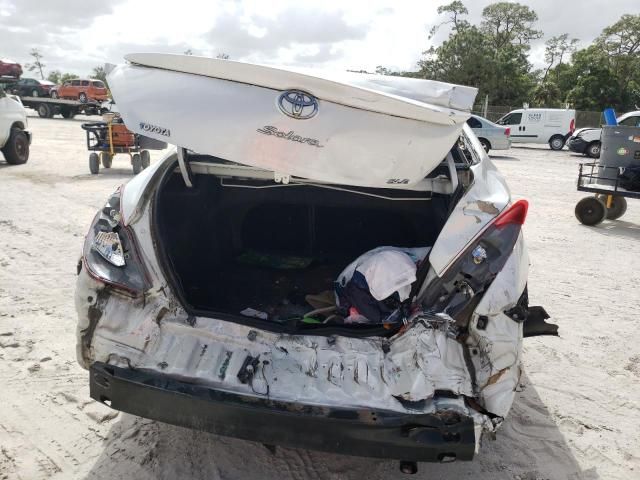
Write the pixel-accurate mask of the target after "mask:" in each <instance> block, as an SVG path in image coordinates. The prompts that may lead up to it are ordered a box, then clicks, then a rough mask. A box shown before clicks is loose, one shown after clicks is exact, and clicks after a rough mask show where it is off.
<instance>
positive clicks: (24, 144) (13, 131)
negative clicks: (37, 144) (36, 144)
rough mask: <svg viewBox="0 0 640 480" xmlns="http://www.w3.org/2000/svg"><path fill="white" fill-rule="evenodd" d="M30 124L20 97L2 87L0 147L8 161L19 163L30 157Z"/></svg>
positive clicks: (0, 94) (0, 97) (0, 100)
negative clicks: (7, 92)
mask: <svg viewBox="0 0 640 480" xmlns="http://www.w3.org/2000/svg"><path fill="white" fill-rule="evenodd" d="M28 126H29V124H28V122H27V112H26V111H25V109H24V107H23V106H22V103H20V98H18V97H15V96H12V95H7V94H6V93H5V91H4V90H3V89H2V87H0V149H1V150H2V153H3V154H4V159H5V160H6V161H7V163H9V164H11V165H19V164H22V163H26V162H27V160H28V159H29V145H30V144H31V132H29V130H28Z"/></svg>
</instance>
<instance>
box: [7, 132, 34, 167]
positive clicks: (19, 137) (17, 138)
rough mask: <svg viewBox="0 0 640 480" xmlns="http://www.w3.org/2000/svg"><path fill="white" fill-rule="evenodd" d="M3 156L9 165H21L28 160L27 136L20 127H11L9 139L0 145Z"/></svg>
mask: <svg viewBox="0 0 640 480" xmlns="http://www.w3.org/2000/svg"><path fill="white" fill-rule="evenodd" d="M2 153H3V154H4V158H5V160H6V161H7V163H8V164H10V165H22V164H23V163H27V160H29V137H27V134H26V133H24V131H23V130H22V129H21V128H12V129H11V133H10V134H9V140H7V143H6V145H5V146H4V147H2Z"/></svg>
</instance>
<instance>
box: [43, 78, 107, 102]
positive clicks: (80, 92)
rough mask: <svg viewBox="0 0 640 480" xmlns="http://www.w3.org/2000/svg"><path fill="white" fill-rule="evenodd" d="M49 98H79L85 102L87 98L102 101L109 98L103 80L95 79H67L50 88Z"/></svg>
mask: <svg viewBox="0 0 640 480" xmlns="http://www.w3.org/2000/svg"><path fill="white" fill-rule="evenodd" d="M51 98H66V99H70V100H80V101H81V102H82V103H86V102H87V101H89V100H94V101H99V102H101V101H104V100H107V99H108V98H109V94H108V91H107V87H106V86H105V84H104V82H102V81H100V80H95V79H75V80H67V81H66V82H64V83H63V84H62V85H60V86H58V87H55V88H53V89H51Z"/></svg>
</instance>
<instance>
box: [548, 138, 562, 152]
mask: <svg viewBox="0 0 640 480" xmlns="http://www.w3.org/2000/svg"><path fill="white" fill-rule="evenodd" d="M549 146H550V147H551V150H562V147H564V137H563V136H562V135H554V136H553V137H551V138H550V139H549Z"/></svg>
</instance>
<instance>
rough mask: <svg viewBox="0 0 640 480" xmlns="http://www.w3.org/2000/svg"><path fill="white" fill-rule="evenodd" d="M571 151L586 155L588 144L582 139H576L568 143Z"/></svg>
mask: <svg viewBox="0 0 640 480" xmlns="http://www.w3.org/2000/svg"><path fill="white" fill-rule="evenodd" d="M567 146H568V147H569V150H571V151H572V152H575V153H584V152H585V150H586V149H587V142H586V141H584V140H583V139H582V138H580V137H574V138H571V139H569V141H568V142H567Z"/></svg>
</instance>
